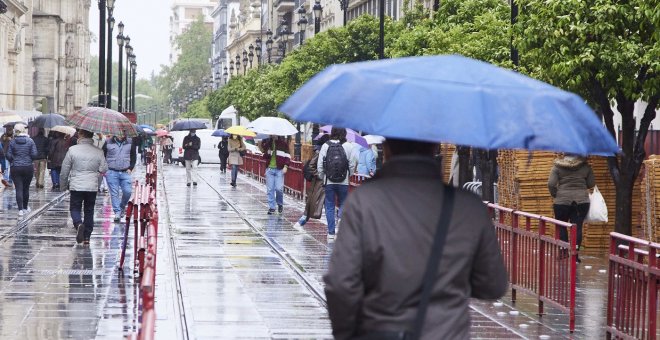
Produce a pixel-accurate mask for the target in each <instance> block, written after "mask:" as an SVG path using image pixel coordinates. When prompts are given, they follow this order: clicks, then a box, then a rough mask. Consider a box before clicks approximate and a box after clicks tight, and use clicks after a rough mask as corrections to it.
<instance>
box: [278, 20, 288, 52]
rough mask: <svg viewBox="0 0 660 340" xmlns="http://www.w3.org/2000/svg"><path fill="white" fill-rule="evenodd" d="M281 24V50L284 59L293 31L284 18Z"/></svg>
mask: <svg viewBox="0 0 660 340" xmlns="http://www.w3.org/2000/svg"><path fill="white" fill-rule="evenodd" d="M280 26H281V29H280V50H281V51H282V59H284V58H285V57H286V47H287V41H288V40H289V34H291V32H290V31H289V25H287V24H286V21H285V20H284V19H282V21H280Z"/></svg>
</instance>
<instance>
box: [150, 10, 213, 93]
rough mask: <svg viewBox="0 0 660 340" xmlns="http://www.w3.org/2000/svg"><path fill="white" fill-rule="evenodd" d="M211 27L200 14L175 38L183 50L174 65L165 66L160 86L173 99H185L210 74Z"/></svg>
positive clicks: (200, 85) (202, 83)
mask: <svg viewBox="0 0 660 340" xmlns="http://www.w3.org/2000/svg"><path fill="white" fill-rule="evenodd" d="M211 37H212V33H211V29H210V28H209V27H208V26H206V24H204V19H203V17H202V16H199V17H198V18H197V20H196V21H194V22H193V23H191V24H190V26H188V28H187V29H186V31H185V32H183V33H181V34H180V35H178V36H177V37H176V38H175V40H174V42H175V45H176V47H177V49H178V50H179V51H180V54H179V57H178V59H177V61H176V63H174V64H173V65H172V66H166V67H164V68H163V70H162V72H161V74H162V75H163V81H162V83H161V89H162V90H163V91H164V92H166V93H169V94H170V101H171V102H175V101H183V99H184V98H186V96H187V95H188V94H189V93H192V92H193V91H196V90H197V89H198V88H200V87H202V86H203V85H204V79H205V77H206V76H207V75H209V74H210V72H211V70H210V66H209V62H208V61H209V58H211V44H209V41H211Z"/></svg>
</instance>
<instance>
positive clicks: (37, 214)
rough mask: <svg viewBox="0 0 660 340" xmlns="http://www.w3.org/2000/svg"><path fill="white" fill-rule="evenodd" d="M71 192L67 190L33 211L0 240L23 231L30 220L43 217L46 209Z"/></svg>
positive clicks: (0, 236) (0, 240) (0, 239)
mask: <svg viewBox="0 0 660 340" xmlns="http://www.w3.org/2000/svg"><path fill="white" fill-rule="evenodd" d="M68 194H69V192H68V191H65V192H63V193H61V194H59V195H58V196H56V197H55V198H53V199H52V200H51V201H50V202H48V203H46V204H44V205H43V206H41V207H40V208H39V209H37V210H35V211H34V213H32V214H31V215H30V216H28V217H26V218H24V219H22V220H20V221H18V223H16V226H15V227H13V228H11V229H10V230H8V231H7V232H6V233H4V234H2V235H0V242H2V241H4V240H5V239H7V238H10V237H14V236H15V235H16V234H18V233H19V232H21V230H23V229H25V228H26V227H27V226H28V225H29V224H30V222H32V221H33V220H35V219H37V218H38V217H41V215H43V214H44V213H45V212H46V211H48V210H49V209H50V208H52V207H53V206H54V205H56V204H58V203H60V202H62V200H63V199H64V197H65V196H67V195H68Z"/></svg>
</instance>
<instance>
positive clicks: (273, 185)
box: [266, 168, 284, 209]
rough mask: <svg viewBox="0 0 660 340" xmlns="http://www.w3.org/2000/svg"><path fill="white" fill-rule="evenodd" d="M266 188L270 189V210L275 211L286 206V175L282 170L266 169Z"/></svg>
mask: <svg viewBox="0 0 660 340" xmlns="http://www.w3.org/2000/svg"><path fill="white" fill-rule="evenodd" d="M266 188H268V208H270V209H275V208H277V206H276V205H275V203H277V205H284V173H283V172H282V170H281V169H271V168H268V169H266Z"/></svg>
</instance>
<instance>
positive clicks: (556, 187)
mask: <svg viewBox="0 0 660 340" xmlns="http://www.w3.org/2000/svg"><path fill="white" fill-rule="evenodd" d="M595 185H596V180H595V179H594V172H593V170H592V169H591V166H589V164H588V163H587V162H586V160H585V159H584V158H581V157H564V158H559V159H557V160H555V165H554V166H553V167H552V170H551V171H550V177H549V178H548V190H549V191H550V195H551V196H552V197H553V198H554V204H558V205H571V204H573V202H575V203H577V204H584V203H589V191H588V190H587V189H591V188H593V187H594V186H595Z"/></svg>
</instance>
